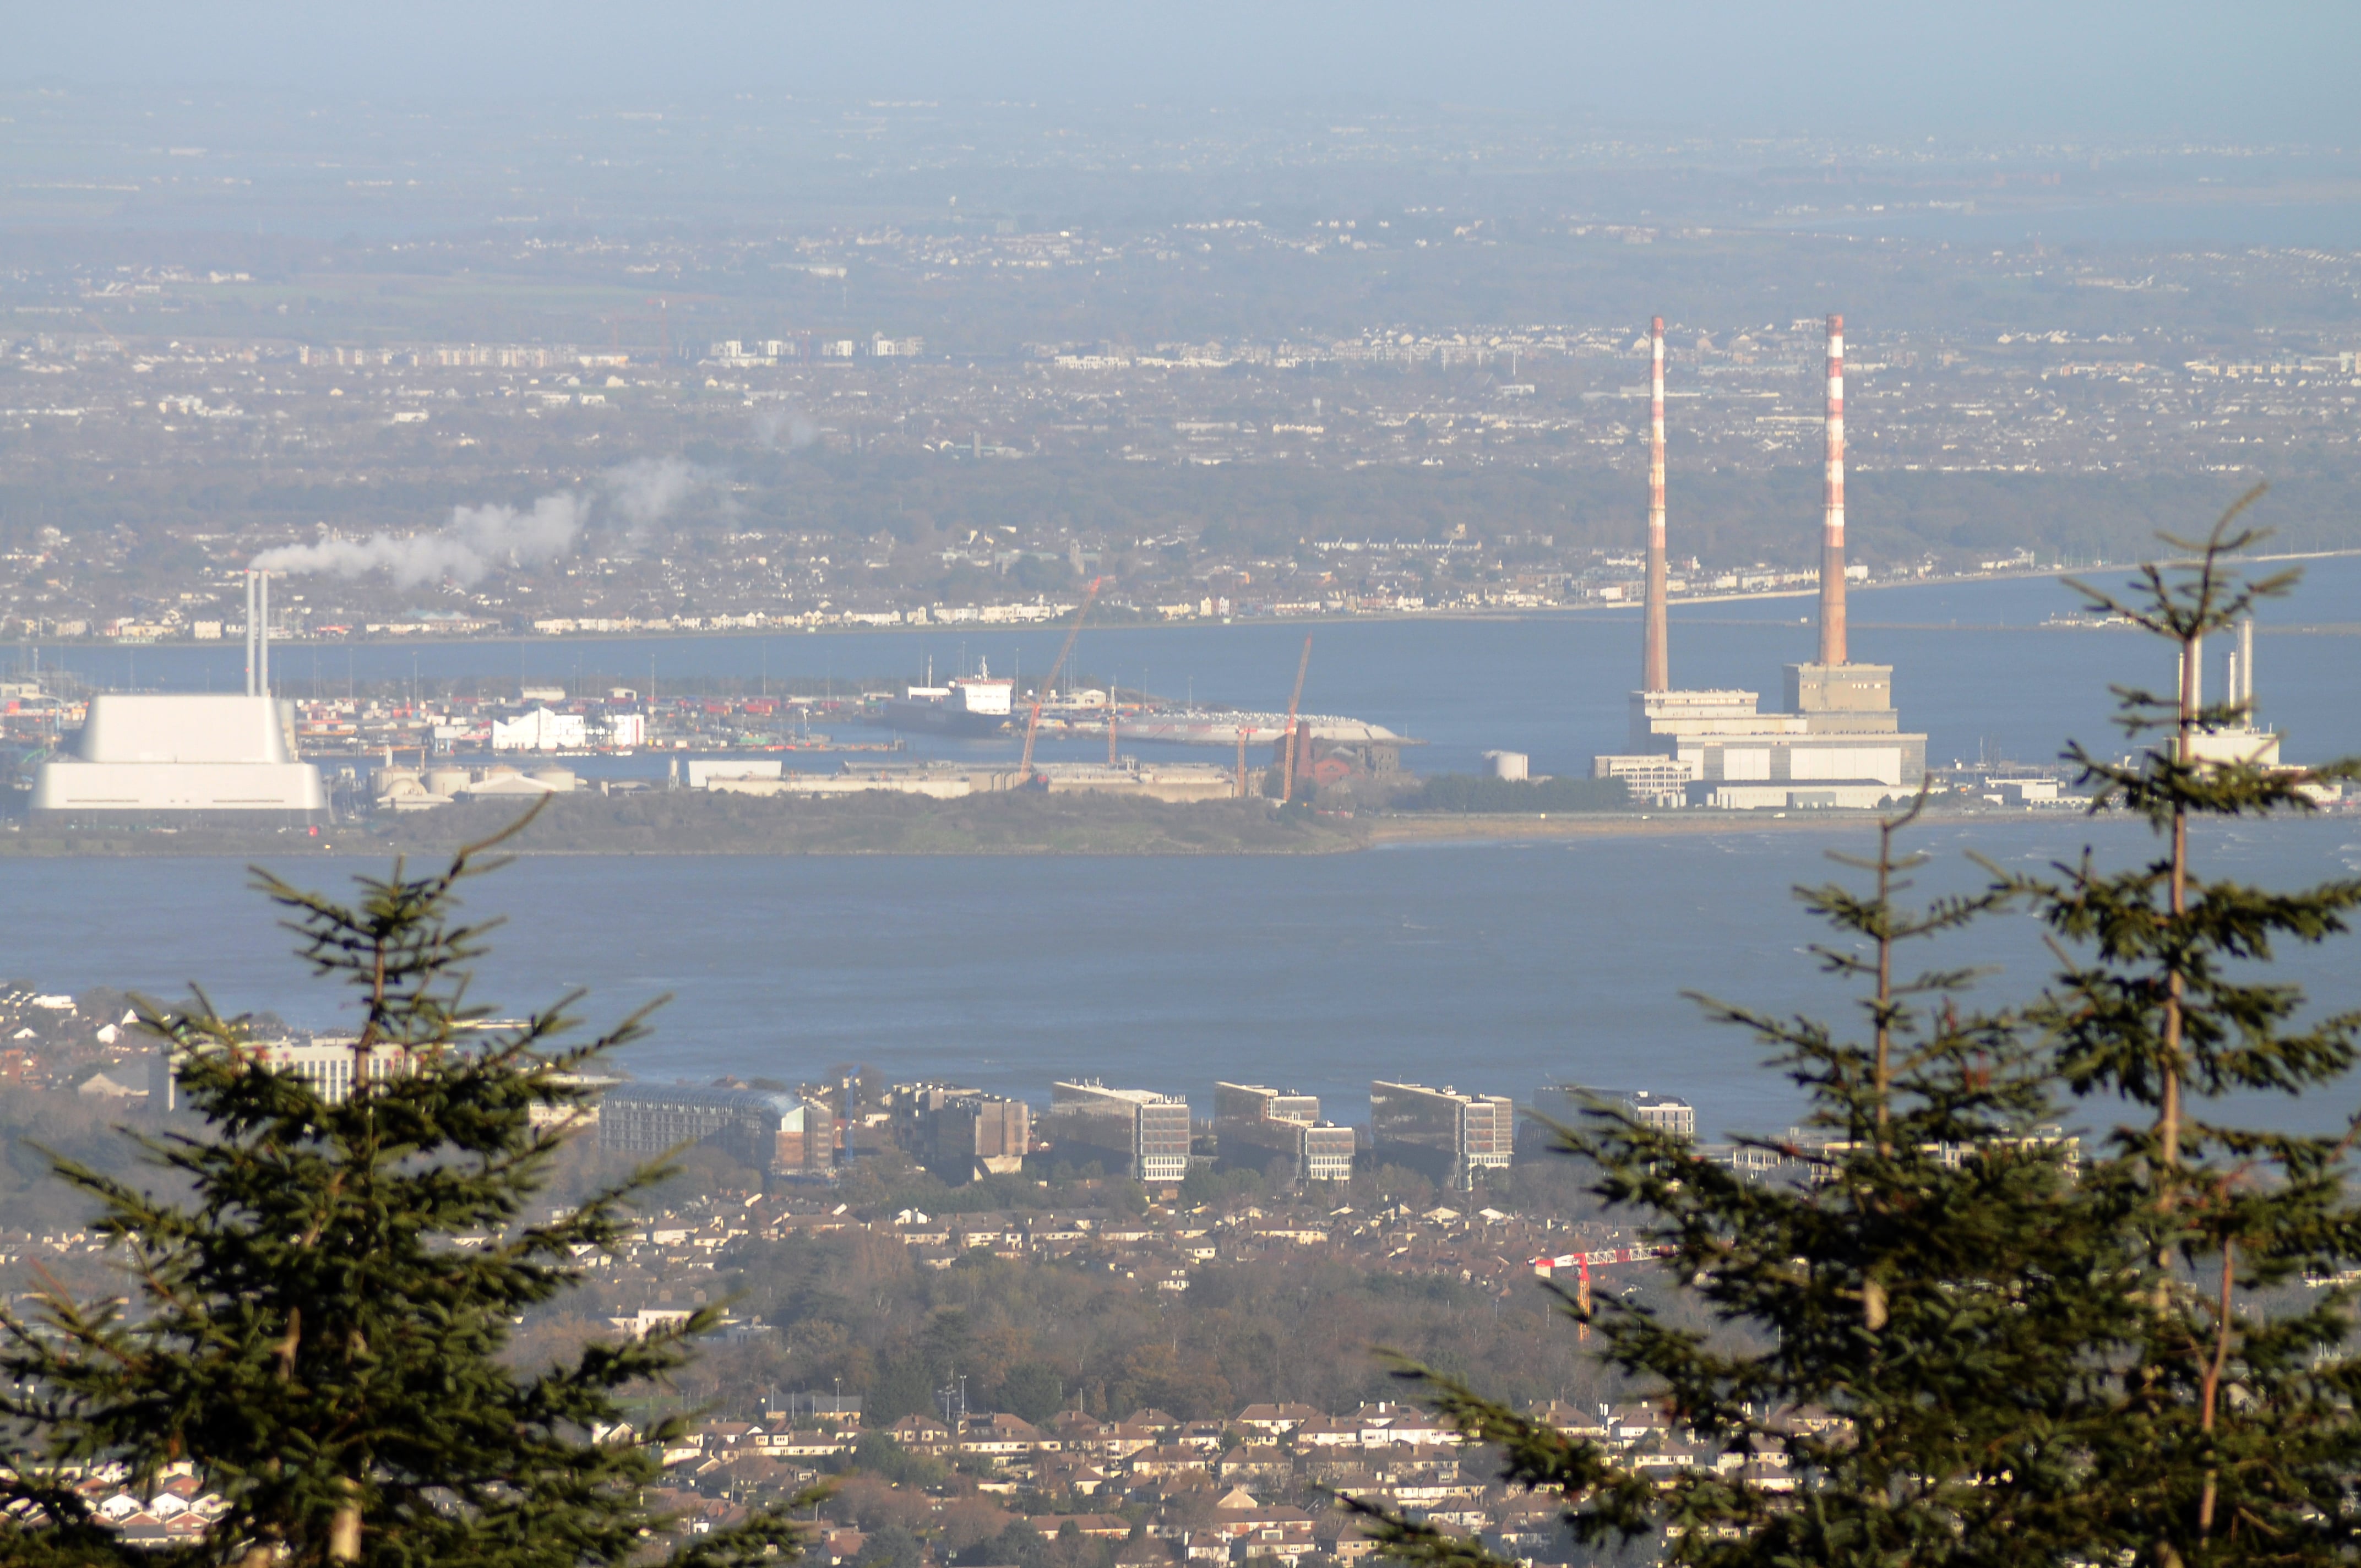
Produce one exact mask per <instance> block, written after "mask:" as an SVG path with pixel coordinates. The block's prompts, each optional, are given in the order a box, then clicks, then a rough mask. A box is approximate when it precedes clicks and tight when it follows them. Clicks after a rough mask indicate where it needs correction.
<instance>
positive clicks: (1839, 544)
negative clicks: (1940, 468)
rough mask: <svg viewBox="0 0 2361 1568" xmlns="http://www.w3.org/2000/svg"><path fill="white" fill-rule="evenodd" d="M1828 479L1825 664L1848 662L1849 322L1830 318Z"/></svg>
mask: <svg viewBox="0 0 2361 1568" xmlns="http://www.w3.org/2000/svg"><path fill="white" fill-rule="evenodd" d="M1844 522H1845V519H1844V317H1842V316H1830V317H1829V318H1828V477H1827V479H1826V481H1825V482H1824V486H1823V489H1822V492H1821V521H1820V659H1819V662H1820V663H1823V664H1841V663H1846V658H1845V576H1844V572H1845V552H1844Z"/></svg>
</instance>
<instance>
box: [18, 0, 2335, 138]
mask: <svg viewBox="0 0 2361 1568" xmlns="http://www.w3.org/2000/svg"><path fill="white" fill-rule="evenodd" d="M12 22H13V27H12V37H11V52H12V58H13V63H14V66H15V71H13V72H12V74H11V76H10V78H9V79H8V80H9V82H10V83H11V84H13V85H16V86H20V87H21V86H31V85H37V84H40V83H42V82H44V81H45V80H46V81H48V82H65V83H71V84H78V85H82V86H86V87H101V86H107V85H131V86H139V87H147V88H170V89H177V90H181V91H205V90H208V89H209V88H214V87H218V88H223V89H240V88H244V89H254V88H267V87H270V86H287V85H290V84H298V85H300V84H307V83H308V84H312V85H316V86H318V87H320V88H322V89H323V90H325V91H329V92H334V93H341V94H345V95H350V96H358V97H372V98H378V99H381V100H389V101H390V100H402V99H428V98H435V97H441V98H443V99H445V100H446V101H449V100H467V99H477V100H480V101H484V102H487V103H508V104H517V105H519V106H524V105H526V104H531V103H534V102H544V103H561V102H567V101H572V100H577V99H579V98H582V97H612V96H613V95H615V94H617V93H657V94H668V93H703V94H707V95H708V96H712V97H716V98H722V97H725V96H728V95H734V94H737V93H746V92H756V93H764V92H773V93H774V92H780V91H785V92H789V93H799V94H820V95H827V96H841V97H847V98H879V99H900V100H904V101H907V100H911V99H942V100H950V101H956V102H962V103H976V104H980V103H983V102H985V101H990V100H994V99H1001V100H1007V99H1015V100H1020V101H1033V102H1037V103H1071V104H1074V105H1075V106H1077V107H1098V108H1110V107H1118V106H1127V105H1140V106H1146V105H1148V104H1161V105H1166V106H1168V107H1170V108H1172V109H1179V110H1188V109H1194V108H1202V107H1207V106H1212V105H1216V104H1222V105H1227V104H1236V105H1244V106H1256V105H1268V104H1278V103H1291V104H1303V105H1305V106H1315V105H1321V104H1337V105H1340V106H1341V105H1345V104H1352V103H1355V102H1361V103H1370V104H1375V103H1382V102H1398V103H1425V104H1437V105H1455V106H1457V107H1459V108H1462V109H1474V108H1480V107H1487V106H1488V107H1493V108H1498V109H1500V110H1504V111H1509V112H1513V113H1519V114H1532V113H1536V112H1539V113H1546V114H1551V115H1556V116H1559V117H1561V118H1564V119H1568V120H1577V121H1594V122H1597V123H1598V124H1601V125H1602V126H1610V127H1625V128H1631V129H1635V130H1640V129H1653V128H1660V127H1661V128H1669V127H1676V126H1677V127H1684V128H1685V129H1686V131H1687V132H1688V133H1690V134H1694V133H1695V132H1696V131H1697V129H1698V128H1699V127H1700V126H1704V125H1708V124H1709V125H1711V126H1714V127H1715V129H1716V131H1717V133H1718V134H1721V135H1745V136H1759V135H1765V134H1768V135H1773V136H1781V135H1804V136H1825V135H1844V136H1867V137H1911V138H1914V139H1915V138H1917V137H1925V136H1927V135H1930V134H1931V135H1934V136H1936V137H1940V138H1951V137H1968V138H1982V137H1990V136H1992V135H1994V134H2006V135H2008V136H2011V137H2019V138H2026V139H2042V138H2076V139H2087V138H2091V137H2107V136H2115V137H2128V138H2132V139H2139V138H2145V137H2170V138H2174V139H2197V140H2228V141H2231V142H2235V143H2241V144H2253V143H2257V142H2261V143H2280V142H2286V141H2290V140H2293V141H2300V142H2310V143H2314V144H2322V145H2328V146H2338V147H2343V146H2351V145H2353V144H2355V143H2361V99H2356V94H2354V93H2352V92H2351V91H2350V88H2349V85H2348V83H2347V82H2346V80H2345V78H2346V77H2347V76H2348V75H2349V62H2350V61H2351V60H2354V59H2356V58H2361V11H2356V9H2354V8H2352V7H2341V6H2329V5H2282V6H2279V7H2276V8H2270V9H2266V10H2257V9H2253V8H2246V9H2236V8H2222V7H2202V6H2197V5H2189V4H2185V3H2174V4H2166V5H2126V4H2120V3H2114V0H2110V3H2104V4H2082V5H2070V6H2058V5H2034V4H2031V3H2029V0H2004V3H2001V4H1987V5H1978V6H1973V7H1971V6H1965V5H1952V6H1943V7H1909V8H1901V9H1897V8H1894V7H1890V6H1889V7H1878V6H1871V5H1862V4H1858V3H1854V0H1805V3H1790V4H1787V5H1777V6H1765V7H1752V8H1744V9H1731V8H1727V7H1722V6H1717V5H1710V4H1707V3H1705V0H1687V3H1682V4H1671V5H1658V6H1655V7H1652V8H1650V9H1649V10H1648V11H1647V12H1646V13H1645V14H1644V15H1642V14H1637V13H1634V12H1631V11H1630V10H1628V9H1625V8H1621V7H1615V6H1609V5H1598V4H1576V5H1540V4H1535V3H1531V0H1516V3H1508V4H1497V5H1490V6H1487V7H1484V8H1482V9H1480V10H1477V11H1466V10H1455V11H1451V12H1447V13H1446V12H1437V11H1433V10H1430V9H1428V8H1425V7H1420V6H1414V5H1406V4H1402V3H1400V0H1379V3H1378V4H1372V5H1353V6H1347V5H1341V4H1337V3H1334V0H1328V3H1324V4H1309V5H1297V6H1291V7H1288V8H1285V9H1284V10H1276V9H1273V8H1269V7H1256V6H1248V5H1239V4H1236V3H1235V0H1230V3H1226V4H1224V3H1213V4H1200V5H1190V6H1180V5H1140V6H1131V7H1105V6H1092V5H1080V4H1075V3H1071V0H1058V3H1040V4H1032V5H1001V6H979V7H962V8H958V9H955V10H952V9H943V8H937V7H930V6H923V5H914V4H909V3H907V0H904V3H902V4H888V5H870V6H866V7H861V8H857V9H852V8H825V9H824V8H821V7H817V6H806V5H765V6H757V5H748V4H744V3H743V0H740V3H735V4H719V5H705V6H702V7H697V8H696V9H694V10H686V11H679V10H676V11H671V12H666V13H664V14H663V15H661V16H658V15H657V14H656V13H653V12H652V11H649V10H647V9H645V8H642V7H626V6H623V5H615V4H612V3H611V0H608V3H603V4H601V3H591V4H585V5H567V6H563V7H561V6H558V5H555V4H552V3H549V0H527V3H512V4H508V5H489V6H486V5H471V6H467V7H461V6H459V5H454V4H450V3H449V0H425V3H423V4H420V5H413V6H410V7H405V8H403V9H402V10H401V12H399V13H392V12H386V11H382V10H379V9H376V8H368V9H364V8H363V7H360V6H357V5H349V4H346V5H310V6H295V5H288V4H285V3H284V0H228V3H225V4H222V5H212V6H206V7H202V8H191V7H183V6H169V5H158V4H154V3H153V0H133V3H127V4H125V3H118V4H113V5H107V4H99V5H84V6H79V7H47V8H32V7H19V8H18V11H17V14H16V16H14V17H13V18H12ZM1536 62H1541V63H1539V64H1536Z"/></svg>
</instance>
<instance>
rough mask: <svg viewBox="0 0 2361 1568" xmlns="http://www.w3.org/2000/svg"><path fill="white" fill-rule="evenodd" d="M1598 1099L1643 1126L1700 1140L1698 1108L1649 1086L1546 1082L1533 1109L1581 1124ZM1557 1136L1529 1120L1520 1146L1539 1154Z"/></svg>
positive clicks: (1566, 1122) (1520, 1130)
mask: <svg viewBox="0 0 2361 1568" xmlns="http://www.w3.org/2000/svg"><path fill="white" fill-rule="evenodd" d="M1594 1100H1597V1101H1603V1102H1606V1103H1608V1104H1609V1105H1612V1106H1615V1107H1617V1108H1619V1109H1620V1110H1621V1111H1623V1112H1624V1113H1626V1114H1628V1115H1630V1116H1631V1119H1632V1120H1634V1121H1636V1122H1638V1123H1639V1124H1641V1125H1642V1126H1643V1127H1653V1128H1655V1129H1656V1130H1657V1131H1658V1132H1662V1133H1670V1134H1671V1135H1673V1136H1675V1137H1676V1138H1683V1139H1686V1140H1687V1141H1689V1142H1691V1143H1694V1142H1696V1141H1697V1111H1696V1109H1695V1107H1693V1106H1691V1105H1690V1104H1689V1102H1687V1101H1686V1100H1682V1099H1677V1098H1675V1096H1673V1095H1670V1094H1655V1093H1652V1092H1650V1091H1647V1090H1645V1089H1598V1088H1594V1087H1591V1086H1589V1085H1586V1084H1580V1083H1545V1084H1543V1085H1542V1086H1541V1087H1540V1088H1539V1089H1536V1090H1535V1091H1533V1106H1532V1108H1533V1111H1534V1112H1535V1113H1536V1114H1537V1115H1539V1116H1542V1117H1546V1118H1547V1119H1548V1120H1549V1121H1552V1122H1555V1123H1558V1124H1560V1125H1562V1126H1568V1127H1574V1126H1579V1125H1581V1124H1582V1113H1583V1112H1584V1111H1585V1110H1586V1109H1587V1108H1588V1107H1589V1105H1590V1102H1592V1101H1594ZM1555 1138H1556V1135H1555V1134H1554V1133H1553V1132H1551V1131H1550V1129H1549V1128H1548V1127H1546V1126H1543V1125H1542V1124H1541V1123H1539V1122H1536V1121H1528V1122H1526V1123H1525V1124H1523V1125H1522V1126H1521V1127H1519V1128H1518V1129H1517V1146H1518V1149H1519V1151H1520V1152H1521V1153H1535V1154H1538V1153H1540V1152H1541V1151H1543V1150H1544V1149H1546V1148H1549V1147H1550V1146H1551V1145H1552V1144H1553V1142H1554V1139H1555Z"/></svg>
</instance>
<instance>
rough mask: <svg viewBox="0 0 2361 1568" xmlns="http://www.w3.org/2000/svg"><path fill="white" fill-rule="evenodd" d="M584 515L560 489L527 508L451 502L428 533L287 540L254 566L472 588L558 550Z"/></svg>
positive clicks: (578, 501)
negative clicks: (502, 569)
mask: <svg viewBox="0 0 2361 1568" xmlns="http://www.w3.org/2000/svg"><path fill="white" fill-rule="evenodd" d="M589 515H590V503H589V502H588V501H586V500H584V499H582V498H581V497H579V496H577V495H575V494H573V493H572V492H570V491H565V490H561V491H558V492H556V493H555V494H553V495H546V496H544V497H542V498H541V499H539V500H537V501H535V502H533V508H532V510H529V511H521V510H518V509H517V508H515V507H511V506H500V505H498V504H497V503H494V504H488V505H485V506H478V507H466V506H462V507H453V508H452V509H451V521H449V522H448V523H446V524H445V525H444V526H443V527H441V528H438V529H436V530H434V532H431V533H409V534H397V533H372V534H370V535H369V536H368V538H367V539H335V538H329V539H323V540H320V541H319V542H317V543H312V544H287V545H282V546H280V548H278V549H276V550H266V551H264V552H263V553H262V554H259V555H257V556H256V557H255V558H254V562H253V564H254V565H255V566H256V567H258V568H259V569H260V570H263V571H267V572H328V573H332V574H334V575H335V576H340V577H357V576H361V575H362V574H363V573H366V572H374V571H378V570H380V569H382V570H384V571H386V572H388V573H390V575H391V576H392V577H393V580H394V583H395V584H396V586H398V587H417V586H418V585H420V584H423V583H439V582H443V581H445V580H446V579H447V580H449V581H451V582H454V583H456V584H458V585H459V586H460V587H463V588H467V587H475V585H476V584H477V583H478V582H480V581H482V580H483V577H484V575H485V574H486V573H488V572H489V571H490V570H491V569H492V568H493V567H495V566H499V565H522V564H523V563H525V562H527V561H545V560H548V559H549V558H550V557H552V556H555V555H561V554H565V553H566V550H567V549H568V548H570V547H571V546H572V545H573V543H574V538H575V535H577V533H579V532H582V524H583V521H584V520H585V519H587V518H588V516H589Z"/></svg>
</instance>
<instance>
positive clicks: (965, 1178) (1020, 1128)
mask: <svg viewBox="0 0 2361 1568" xmlns="http://www.w3.org/2000/svg"><path fill="white" fill-rule="evenodd" d="M885 1108H886V1113H887V1115H888V1117H889V1118H890V1121H889V1124H890V1125H891V1127H892V1128H893V1132H894V1141H895V1143H896V1144H898V1145H900V1146H901V1147H902V1149H903V1150H904V1151H905V1152H906V1153H907V1154H908V1155H909V1156H910V1157H911V1158H912V1159H914V1160H916V1161H917V1162H918V1164H920V1165H921V1166H924V1167H925V1168H927V1169H928V1170H930V1171H932V1172H933V1173H934V1174H935V1175H936V1176H938V1177H939V1178H941V1179H943V1180H944V1181H946V1182H949V1183H950V1185H952V1186H954V1187H958V1186H962V1185H964V1184H965V1183H967V1182H970V1181H972V1180H974V1179H976V1178H977V1177H979V1176H985V1175H991V1176H1007V1175H1013V1174H1015V1173H1016V1172H1017V1171H1020V1170H1022V1169H1024V1168H1025V1157H1026V1156H1027V1155H1028V1154H1030V1153H1031V1152H1032V1151H1033V1108H1032V1107H1031V1106H1029V1105H1027V1104H1026V1103H1025V1102H1023V1101H1022V1100H1005V1099H1003V1098H1001V1097H1000V1096H999V1095H996V1094H986V1093H985V1092H984V1091H983V1090H981V1089H959V1088H954V1087H952V1086H951V1085H949V1084H941V1083H897V1084H895V1086H894V1087H893V1088H892V1089H890V1090H888V1091H886V1095H885Z"/></svg>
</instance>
